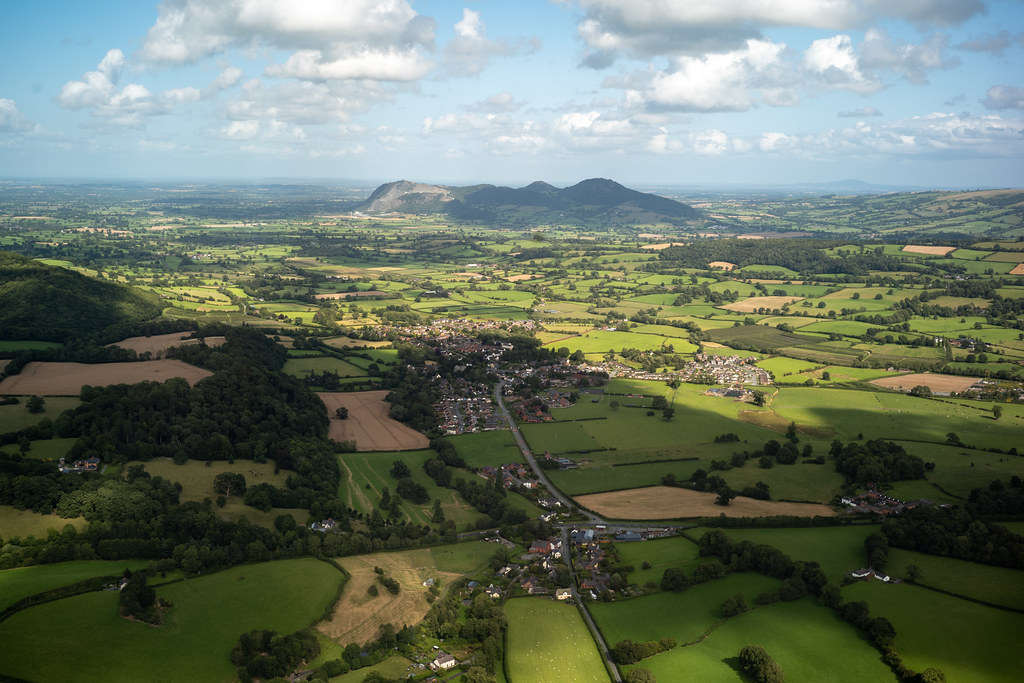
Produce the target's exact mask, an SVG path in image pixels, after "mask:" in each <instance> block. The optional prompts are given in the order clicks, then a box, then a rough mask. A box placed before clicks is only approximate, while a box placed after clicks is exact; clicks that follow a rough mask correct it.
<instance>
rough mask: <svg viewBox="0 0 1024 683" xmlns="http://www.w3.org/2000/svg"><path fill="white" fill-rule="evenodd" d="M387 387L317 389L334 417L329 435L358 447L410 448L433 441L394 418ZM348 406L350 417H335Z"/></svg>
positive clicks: (413, 448) (396, 449)
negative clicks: (342, 390) (338, 391)
mask: <svg viewBox="0 0 1024 683" xmlns="http://www.w3.org/2000/svg"><path fill="white" fill-rule="evenodd" d="M387 395H388V392H387V391H383V390H382V391H355V392H349V393H344V394H331V393H327V392H318V393H317V396H319V397H320V400H321V401H323V402H324V405H325V406H327V415H328V417H330V418H331V426H330V430H329V431H328V436H330V438H332V439H334V440H335V441H355V442H356V450H359V451H408V450H415V449H419V448H427V447H428V446H429V445H430V441H429V440H428V439H427V437H426V436H424V435H423V434H420V433H419V432H417V431H416V430H415V429H412V428H410V427H406V426H405V425H404V424H402V423H401V422H398V421H397V420H393V419H391V417H390V416H389V415H388V410H389V409H390V408H391V404H390V403H388V402H387V401H385V400H384V397H385V396H387ZM342 406H344V407H345V408H348V419H347V420H339V419H338V418H336V417H334V413H335V411H336V410H337V409H338V408H340V407H342Z"/></svg>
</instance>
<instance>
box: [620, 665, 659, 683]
mask: <svg viewBox="0 0 1024 683" xmlns="http://www.w3.org/2000/svg"><path fill="white" fill-rule="evenodd" d="M622 680H623V681H625V682H626V683H658V679H657V678H655V677H654V674H652V673H651V672H650V671H648V670H647V669H643V668H637V669H630V670H629V671H627V672H626V674H625V676H623V677H622Z"/></svg>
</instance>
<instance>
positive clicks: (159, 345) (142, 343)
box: [107, 332, 225, 358]
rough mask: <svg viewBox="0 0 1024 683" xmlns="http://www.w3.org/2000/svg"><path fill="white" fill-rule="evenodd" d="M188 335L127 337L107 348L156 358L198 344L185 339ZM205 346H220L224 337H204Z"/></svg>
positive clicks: (180, 333) (193, 340)
mask: <svg viewBox="0 0 1024 683" xmlns="http://www.w3.org/2000/svg"><path fill="white" fill-rule="evenodd" d="M187 334H188V333H183V332H173V333H171V334H154V335H152V336H149V337H129V338H128V339H122V340H121V341H119V342H114V343H113V344H108V345H107V346H120V347H121V348H122V349H129V350H131V351H135V353H138V354H140V355H141V354H143V353H147V352H148V353H150V354H152V355H153V357H154V358H156V357H157V356H158V355H159V354H162V353H163V352H164V351H166V350H167V349H169V348H171V347H172V346H185V345H187V344H198V343H199V340H198V339H185V337H186V335H187ZM203 341H204V342H205V343H206V345H207V346H220V345H221V344H223V343H224V341H225V340H224V337H206V338H205V339H204V340H203Z"/></svg>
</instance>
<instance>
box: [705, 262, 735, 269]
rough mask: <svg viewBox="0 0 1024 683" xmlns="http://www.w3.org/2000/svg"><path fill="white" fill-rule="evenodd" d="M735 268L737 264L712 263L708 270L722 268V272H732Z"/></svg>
mask: <svg viewBox="0 0 1024 683" xmlns="http://www.w3.org/2000/svg"><path fill="white" fill-rule="evenodd" d="M735 267H736V264H735V263H729V262H728V261H712V262H711V263H709V264H708V268H720V269H722V270H732V269H733V268H735Z"/></svg>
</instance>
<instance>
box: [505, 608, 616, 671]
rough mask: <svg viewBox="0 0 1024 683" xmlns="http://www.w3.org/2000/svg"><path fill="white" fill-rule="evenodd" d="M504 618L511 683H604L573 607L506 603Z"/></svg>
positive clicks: (596, 657)
mask: <svg viewBox="0 0 1024 683" xmlns="http://www.w3.org/2000/svg"><path fill="white" fill-rule="evenodd" d="M505 614H506V615H507V616H508V635H507V639H506V640H507V649H506V655H505V656H506V659H507V666H508V674H509V679H510V680H512V681H544V682H545V683H549V682H550V683H559V682H560V681H564V682H565V683H578V682H579V681H607V680H609V676H608V673H607V671H606V670H605V667H604V662H602V661H601V655H600V653H599V652H598V650H597V645H596V644H595V643H594V640H593V638H592V637H591V636H590V632H589V631H588V630H587V626H586V624H584V623H583V617H581V616H580V613H579V611H578V610H577V609H576V607H575V606H573V605H567V604H565V603H560V602H555V601H553V600H545V599H539V598H518V599H515V600H509V601H508V602H507V603H505Z"/></svg>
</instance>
